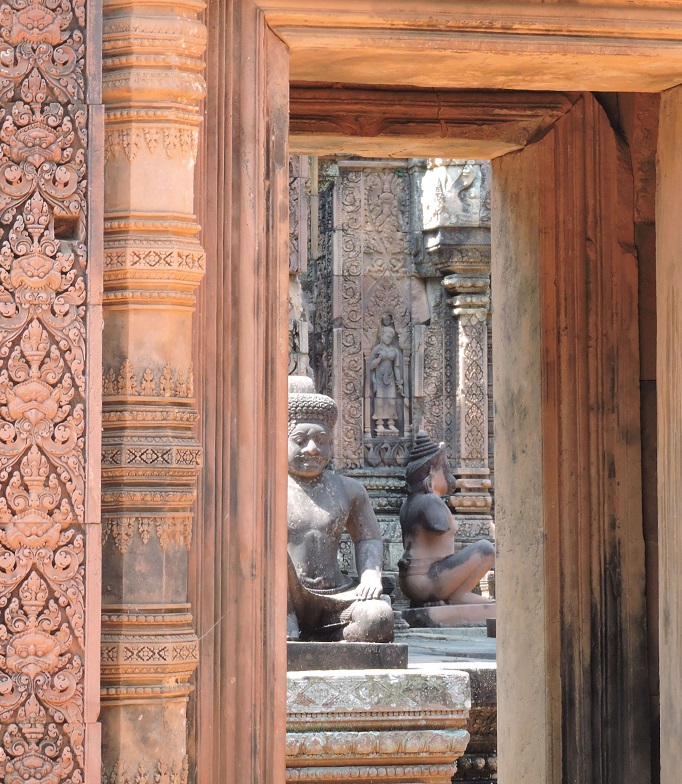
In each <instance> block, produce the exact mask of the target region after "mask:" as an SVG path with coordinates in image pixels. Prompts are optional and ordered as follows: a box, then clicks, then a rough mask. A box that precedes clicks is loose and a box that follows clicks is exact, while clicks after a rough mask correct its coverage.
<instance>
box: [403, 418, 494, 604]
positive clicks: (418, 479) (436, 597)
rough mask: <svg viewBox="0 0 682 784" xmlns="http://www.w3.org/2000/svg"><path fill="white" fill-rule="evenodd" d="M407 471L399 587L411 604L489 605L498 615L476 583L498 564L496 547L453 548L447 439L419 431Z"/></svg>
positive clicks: (452, 481) (485, 543) (486, 544)
mask: <svg viewBox="0 0 682 784" xmlns="http://www.w3.org/2000/svg"><path fill="white" fill-rule="evenodd" d="M405 473H406V476H405V479H406V481H407V491H408V496H407V499H406V500H405V501H404V502H403V505H402V507H401V509H400V526H401V528H402V533H403V547H404V548H405V552H404V553H403V557H402V558H401V559H400V561H399V562H398V569H399V578H400V589H401V590H402V592H403V593H404V594H405V596H407V597H408V599H410V600H411V607H422V606H424V605H428V604H438V603H444V604H458V605H467V604H468V605H471V604H479V605H487V606H488V608H489V610H488V611H487V612H486V613H485V614H486V615H487V617H490V618H494V617H495V604H494V602H493V601H491V600H490V599H486V598H484V597H482V596H479V595H478V594H475V593H473V588H474V587H475V586H476V585H478V583H479V582H480V580H481V578H482V577H483V575H485V574H486V572H488V570H489V569H491V568H492V567H493V565H494V564H495V547H494V546H493V545H492V544H491V543H490V542H489V541H487V540H482V541H479V542H476V543H474V544H470V545H468V546H467V547H465V548H464V549H462V550H460V551H459V552H457V553H456V552H455V533H456V523H455V519H454V517H453V516H452V513H451V512H450V510H449V508H448V505H447V504H446V503H445V501H443V499H442V498H441V497H440V496H441V495H446V494H449V493H453V492H454V490H455V479H454V477H453V476H452V474H451V473H450V466H449V465H448V460H447V456H446V454H445V444H436V443H435V442H434V441H432V440H431V439H430V438H429V437H428V435H427V434H426V433H425V432H424V431H423V430H421V431H420V432H419V433H418V434H417V439H416V441H415V444H414V447H413V449H412V451H411V452H410V457H409V460H408V463H407V468H406V472H405ZM481 609H482V610H483V608H481Z"/></svg>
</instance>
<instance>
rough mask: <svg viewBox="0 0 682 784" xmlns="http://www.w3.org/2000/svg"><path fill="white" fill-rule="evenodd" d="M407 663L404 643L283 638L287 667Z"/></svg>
mask: <svg viewBox="0 0 682 784" xmlns="http://www.w3.org/2000/svg"><path fill="white" fill-rule="evenodd" d="M405 667H407V645H399V644H395V643H391V642H389V643H386V642H287V670H288V671H289V672H300V671H303V670H383V669H404V668H405Z"/></svg>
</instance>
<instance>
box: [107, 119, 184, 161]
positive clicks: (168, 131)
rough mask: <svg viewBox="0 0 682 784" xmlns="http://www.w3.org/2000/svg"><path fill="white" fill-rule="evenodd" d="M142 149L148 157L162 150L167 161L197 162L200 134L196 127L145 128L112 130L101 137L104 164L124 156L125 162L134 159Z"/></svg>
mask: <svg viewBox="0 0 682 784" xmlns="http://www.w3.org/2000/svg"><path fill="white" fill-rule="evenodd" d="M141 149H146V150H147V151H148V152H149V153H150V154H151V155H153V154H154V153H156V151H157V150H159V151H163V153H164V154H165V156H166V157H167V158H173V157H175V156H176V155H183V156H185V157H186V158H189V159H190V162H191V163H196V158H197V152H198V150H199V131H198V130H197V129H196V128H186V127H178V126H172V125H168V126H163V127H154V126H146V127H144V128H136V127H132V126H131V127H130V128H113V129H109V130H107V132H106V134H105V136H104V162H105V163H108V162H109V161H110V160H112V159H113V158H115V157H116V156H117V155H120V154H121V153H123V154H124V155H125V157H126V158H127V159H128V161H130V162H132V161H134V160H135V158H136V157H137V155H138V154H139V152H140V150H141Z"/></svg>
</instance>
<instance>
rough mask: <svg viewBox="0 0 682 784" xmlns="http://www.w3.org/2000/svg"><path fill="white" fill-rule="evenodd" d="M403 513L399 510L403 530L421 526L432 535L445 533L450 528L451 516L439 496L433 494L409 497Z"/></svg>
mask: <svg viewBox="0 0 682 784" xmlns="http://www.w3.org/2000/svg"><path fill="white" fill-rule="evenodd" d="M405 503H406V508H405V513H404V514H403V513H402V510H401V515H400V517H401V523H402V525H403V528H408V529H409V530H410V531H412V530H414V528H415V526H418V525H420V526H423V527H424V528H425V529H426V530H427V531H431V532H433V533H446V532H447V531H450V530H451V527H452V514H451V512H450V510H449V509H448V506H447V504H446V503H445V501H443V499H442V498H441V497H440V496H437V495H434V494H433V493H419V494H416V495H413V496H411V497H410V498H409V499H408V500H407V501H406V502H405Z"/></svg>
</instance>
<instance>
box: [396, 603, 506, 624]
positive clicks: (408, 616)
mask: <svg viewBox="0 0 682 784" xmlns="http://www.w3.org/2000/svg"><path fill="white" fill-rule="evenodd" d="M495 611H496V605H495V604H494V603H490V604H443V605H439V606H437V607H410V608H406V609H404V610H402V611H401V612H402V616H403V618H404V619H405V621H407V623H408V624H409V625H410V627H411V628H429V627H431V628H434V627H435V628H439V627H444V628H456V627H458V626H467V625H469V624H483V625H485V622H486V621H487V620H488V619H489V618H494V617H495Z"/></svg>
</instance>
